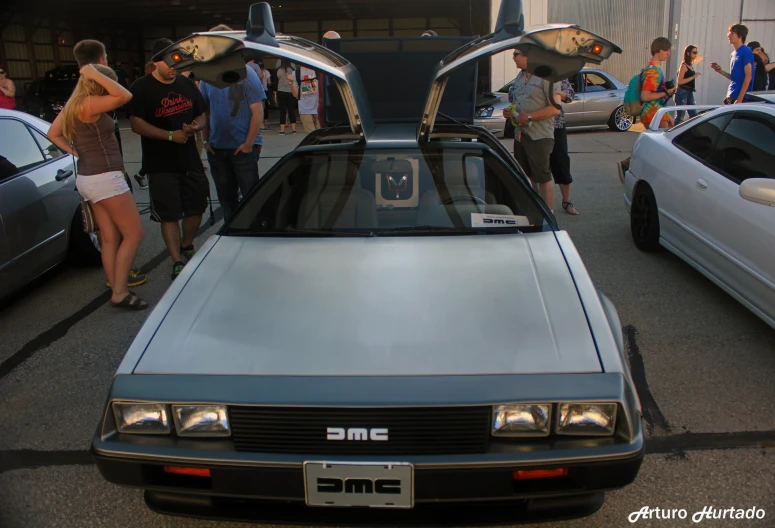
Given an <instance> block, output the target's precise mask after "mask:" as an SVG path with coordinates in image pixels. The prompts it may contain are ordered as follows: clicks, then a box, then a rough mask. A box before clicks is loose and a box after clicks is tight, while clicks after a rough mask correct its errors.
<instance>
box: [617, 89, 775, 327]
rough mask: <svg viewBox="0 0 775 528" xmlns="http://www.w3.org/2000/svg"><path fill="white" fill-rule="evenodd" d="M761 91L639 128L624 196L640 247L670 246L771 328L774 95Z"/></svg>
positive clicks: (774, 294) (774, 318) (774, 321)
mask: <svg viewBox="0 0 775 528" xmlns="http://www.w3.org/2000/svg"><path fill="white" fill-rule="evenodd" d="M758 95H759V97H758V99H759V100H760V102H755V103H744V104H741V105H731V106H726V107H720V108H714V109H712V110H711V111H709V112H706V113H704V114H702V115H700V116H697V117H695V118H694V119H690V120H688V121H684V122H683V123H681V124H680V125H678V126H676V127H673V128H671V129H669V130H666V131H665V130H661V131H660V130H654V129H651V130H647V131H645V132H644V133H642V134H641V135H640V137H639V138H638V140H637V141H636V142H635V146H634V147H633V151H632V160H631V162H630V167H629V170H627V171H626V172H624V186H625V193H624V202H625V205H626V207H627V210H628V211H629V213H630V225H631V230H632V237H633V239H634V241H635V245H636V246H638V248H640V249H642V250H645V251H653V250H657V249H660V248H662V247H664V248H667V249H668V250H670V251H671V252H672V253H675V254H676V255H678V256H679V257H681V258H682V259H683V260H685V261H686V262H687V263H689V264H690V265H691V266H693V267H694V268H696V269H697V270H698V271H700V272H701V273H702V274H703V275H705V276H706V277H708V278H709V279H710V280H712V281H713V282H714V283H716V284H717V285H718V286H719V287H721V288H722V289H724V290H725V291H726V292H727V293H729V294H730V295H732V296H733V297H734V298H735V299H737V300H738V301H740V302H741V303H742V304H743V305H745V306H746V307H747V308H748V309H750V310H751V311H752V312H754V313H755V314H756V315H757V316H758V317H760V318H761V319H763V320H764V321H765V322H766V323H767V324H769V325H770V326H772V327H773V328H775V104H772V103H775V92H770V93H759V94H758ZM676 108H682V109H683V108H686V107H672V108H669V107H668V108H665V109H662V110H660V112H659V113H658V114H657V116H656V117H655V118H654V120H653V124H654V128H656V127H657V124H658V123H659V121H660V119H661V115H662V114H663V113H664V112H666V111H674V110H675V109H676ZM695 108H697V109H701V108H702V107H695ZM620 177H621V175H620Z"/></svg>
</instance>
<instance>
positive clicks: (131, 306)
mask: <svg viewBox="0 0 775 528" xmlns="http://www.w3.org/2000/svg"><path fill="white" fill-rule="evenodd" d="M110 304H111V306H113V308H126V309H127V310H145V309H147V308H148V303H147V302H145V301H144V300H142V299H141V298H139V297H138V296H137V295H135V294H134V293H132V292H129V293H127V295H126V297H124V298H123V299H121V302H117V303H114V302H113V301H110Z"/></svg>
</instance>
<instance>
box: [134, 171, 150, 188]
mask: <svg viewBox="0 0 775 528" xmlns="http://www.w3.org/2000/svg"><path fill="white" fill-rule="evenodd" d="M135 181H136V182H137V185H139V186H140V187H143V188H145V187H148V178H146V177H145V176H143V175H142V174H140V173H137V174H135Z"/></svg>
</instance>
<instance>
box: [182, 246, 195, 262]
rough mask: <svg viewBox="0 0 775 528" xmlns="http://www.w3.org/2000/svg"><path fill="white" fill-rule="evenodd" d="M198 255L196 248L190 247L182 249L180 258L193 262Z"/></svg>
mask: <svg viewBox="0 0 775 528" xmlns="http://www.w3.org/2000/svg"><path fill="white" fill-rule="evenodd" d="M195 254H196V250H195V249H194V246H188V247H186V248H180V256H182V257H183V258H184V259H186V261H189V260H191V259H192V258H194V255H195Z"/></svg>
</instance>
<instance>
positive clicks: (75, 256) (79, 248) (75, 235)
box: [67, 206, 102, 266]
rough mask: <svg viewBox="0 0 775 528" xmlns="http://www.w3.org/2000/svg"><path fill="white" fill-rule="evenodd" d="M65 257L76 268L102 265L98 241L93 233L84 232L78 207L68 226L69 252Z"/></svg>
mask: <svg viewBox="0 0 775 528" xmlns="http://www.w3.org/2000/svg"><path fill="white" fill-rule="evenodd" d="M67 257H68V261H69V262H70V263H71V264H74V265H76V266H100V265H102V253H101V252H100V242H99V239H98V238H97V235H95V234H94V233H85V232H84V230H83V220H82V219H81V207H80V206H78V210H77V211H76V212H75V216H73V221H72V225H71V226H70V251H69V252H68V255H67Z"/></svg>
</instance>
